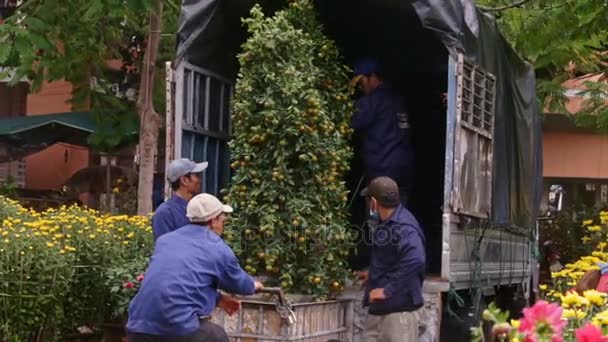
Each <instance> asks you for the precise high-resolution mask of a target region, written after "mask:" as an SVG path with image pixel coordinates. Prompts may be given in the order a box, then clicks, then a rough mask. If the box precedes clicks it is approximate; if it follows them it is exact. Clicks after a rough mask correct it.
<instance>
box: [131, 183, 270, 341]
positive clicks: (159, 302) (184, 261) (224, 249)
mask: <svg viewBox="0 0 608 342" xmlns="http://www.w3.org/2000/svg"><path fill="white" fill-rule="evenodd" d="M231 212H232V208H231V207H230V206H227V205H224V204H222V203H221V202H220V201H219V200H218V199H217V198H215V197H214V196H212V195H209V194H200V195H197V196H195V197H194V198H193V199H192V200H191V201H190V202H189V203H188V209H187V215H188V218H189V219H190V222H191V223H190V224H188V225H186V226H184V227H181V228H180V229H177V230H175V231H173V232H170V233H167V234H164V235H163V236H161V237H160V238H159V239H158V240H157V241H156V246H155V248H154V254H153V255H152V259H151V261H150V266H149V267H148V269H147V270H146V273H145V278H144V280H143V282H142V285H141V288H140V289H139V292H138V293H137V295H136V296H135V298H133V300H132V301H131V304H130V305H129V321H128V323H127V330H128V340H129V342H144V341H146V342H169V341H175V342H181V341H184V342H186V341H188V342H199V341H200V342H202V341H205V342H228V336H227V335H226V332H225V331H224V329H222V327H220V326H218V325H215V324H213V323H211V322H210V320H209V319H210V315H211V314H212V313H213V310H214V309H215V307H216V306H218V305H219V306H220V307H222V308H223V309H224V310H225V311H226V312H228V313H229V314H233V313H235V312H237V311H238V310H239V308H240V302H239V301H238V300H237V299H235V298H233V297H231V296H228V295H222V294H220V293H219V292H218V290H220V289H221V290H224V291H226V292H228V293H235V294H240V295H251V294H253V293H255V292H256V291H258V290H259V289H261V288H262V287H263V285H262V284H261V283H259V282H256V281H254V279H253V278H252V277H251V276H250V275H248V274H247V273H245V271H243V269H242V268H241V266H240V265H239V263H238V261H237V259H236V256H235V255H234V252H233V251H232V250H231V249H230V247H228V245H227V244H226V243H225V242H224V240H222V238H221V234H222V233H223V231H224V220H225V217H226V214H228V213H231Z"/></svg>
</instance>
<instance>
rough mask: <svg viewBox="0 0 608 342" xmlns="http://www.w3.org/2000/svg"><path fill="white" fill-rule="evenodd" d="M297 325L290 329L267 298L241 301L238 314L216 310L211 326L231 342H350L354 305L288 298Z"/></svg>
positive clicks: (249, 298) (251, 298)
mask: <svg viewBox="0 0 608 342" xmlns="http://www.w3.org/2000/svg"><path fill="white" fill-rule="evenodd" d="M289 297H290V299H291V300H292V301H293V312H294V314H295V317H296V322H295V323H294V324H292V325H289V324H288V323H287V321H286V320H284V319H282V318H281V316H280V315H279V313H278V312H277V311H276V310H275V305H274V303H273V302H272V299H271V298H270V297H268V296H252V297H247V298H244V299H242V301H241V303H242V308H241V311H240V312H238V313H237V314H235V315H233V316H228V315H227V314H226V313H225V312H224V311H223V310H221V309H216V311H215V313H214V315H213V318H212V320H211V321H212V322H213V323H215V324H218V325H220V326H222V327H223V328H224V329H225V330H226V333H228V336H229V337H230V340H231V341H248V342H249V341H251V342H253V341H269V340H274V341H296V340H297V341H302V342H321V341H323V342H325V341H329V340H332V339H335V340H339V341H343V342H350V341H352V340H353V339H352V337H353V331H352V326H353V324H352V319H353V301H352V300H350V299H337V300H327V301H320V302H315V301H312V298H310V297H307V296H295V295H289Z"/></svg>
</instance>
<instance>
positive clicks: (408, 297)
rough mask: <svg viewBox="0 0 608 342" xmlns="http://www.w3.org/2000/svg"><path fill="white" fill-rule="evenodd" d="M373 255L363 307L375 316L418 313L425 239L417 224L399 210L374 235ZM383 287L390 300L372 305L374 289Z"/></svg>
mask: <svg viewBox="0 0 608 342" xmlns="http://www.w3.org/2000/svg"><path fill="white" fill-rule="evenodd" d="M372 239H373V240H372V253H371V263H370V267H369V279H368V282H367V288H366V291H365V298H364V301H363V302H364V305H366V306H367V305H369V313H370V314H372V315H387V314H391V313H395V312H407V311H415V310H417V309H419V308H420V307H422V305H423V299H422V283H423V281H424V272H425V268H426V267H425V262H426V261H425V247H424V245H425V237H424V233H423V232H422V230H421V229H420V225H419V224H418V221H417V220H416V218H415V217H414V215H412V213H410V212H409V211H408V210H407V209H405V208H404V207H403V206H401V205H400V206H399V207H397V209H396V210H395V212H393V214H392V215H391V217H389V218H388V219H387V220H385V221H383V222H380V224H379V225H378V226H376V227H375V228H374V230H373V233H372ZM377 288H383V289H384V293H385V294H386V296H387V297H388V298H387V299H385V300H383V301H380V302H376V303H369V300H368V299H369V293H370V291H371V290H372V289H377Z"/></svg>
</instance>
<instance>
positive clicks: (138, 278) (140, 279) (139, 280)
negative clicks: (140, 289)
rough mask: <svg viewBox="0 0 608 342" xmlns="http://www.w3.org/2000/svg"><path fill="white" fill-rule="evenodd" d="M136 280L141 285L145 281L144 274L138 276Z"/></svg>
mask: <svg viewBox="0 0 608 342" xmlns="http://www.w3.org/2000/svg"><path fill="white" fill-rule="evenodd" d="M135 280H137V281H138V282H140V283H141V282H142V281H143V280H144V274H143V273H142V274H140V275H138V276H137V278H135Z"/></svg>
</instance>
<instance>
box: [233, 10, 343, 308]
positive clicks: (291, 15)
mask: <svg viewBox="0 0 608 342" xmlns="http://www.w3.org/2000/svg"><path fill="white" fill-rule="evenodd" d="M244 23H245V24H246V25H247V27H248V30H249V34H250V37H249V39H248V40H247V42H246V43H245V44H244V46H243V51H242V53H241V54H240V55H239V61H240V64H241V69H240V74H239V76H238V81H237V85H236V93H235V100H234V116H233V127H234V138H233V140H232V141H231V143H230V148H231V154H232V161H233V162H232V167H233V169H235V174H234V177H233V179H232V185H231V188H230V191H229V194H228V195H227V196H226V201H228V202H229V203H232V204H234V205H235V214H234V217H233V218H232V219H231V224H230V226H231V227H232V228H231V230H229V231H228V232H227V234H226V236H227V239H228V241H229V242H230V243H231V244H232V246H233V248H234V249H235V251H236V253H237V255H238V256H239V257H240V258H241V260H242V261H243V262H244V263H245V265H246V266H245V268H246V270H247V271H249V272H251V273H253V274H254V275H266V276H269V277H270V279H271V280H270V282H271V283H272V282H276V283H279V284H280V285H281V286H282V287H284V288H287V289H290V290H294V291H297V292H299V293H309V294H310V293H312V294H315V295H317V296H318V297H321V298H322V297H325V296H328V295H330V294H331V293H335V292H337V291H340V289H341V288H342V286H343V284H344V280H345V279H346V278H347V277H348V275H349V273H348V270H347V264H346V260H345V259H346V256H347V255H348V249H349V242H350V238H351V236H350V234H349V230H348V227H347V224H348V220H347V210H346V201H347V190H346V187H345V184H344V182H343V177H344V174H345V172H346V171H347V169H348V167H349V160H350V158H351V156H352V151H351V148H350V147H349V145H348V139H349V137H350V135H351V133H352V132H351V130H350V128H349V120H350V117H351V115H352V108H353V104H352V103H351V100H350V97H351V96H350V95H351V92H352V88H350V87H349V86H348V83H349V82H348V81H349V80H348V75H347V71H348V70H347V68H346V67H345V66H343V65H342V64H341V63H340V60H341V59H340V56H339V55H338V51H337V49H336V46H335V44H334V43H333V42H332V41H330V40H329V39H328V38H326V37H325V36H324V35H323V33H322V31H321V29H322V27H321V25H320V23H319V22H318V21H317V19H316V15H315V11H314V8H313V6H312V4H311V3H310V2H309V1H306V0H303V1H302V0H298V1H294V2H292V3H291V5H290V7H289V8H288V9H285V10H281V11H279V12H277V13H276V14H275V15H274V16H272V17H265V16H264V14H263V13H262V9H261V7H260V6H256V7H254V8H253V10H252V11H251V17H250V18H248V19H246V20H245V21H244Z"/></svg>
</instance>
